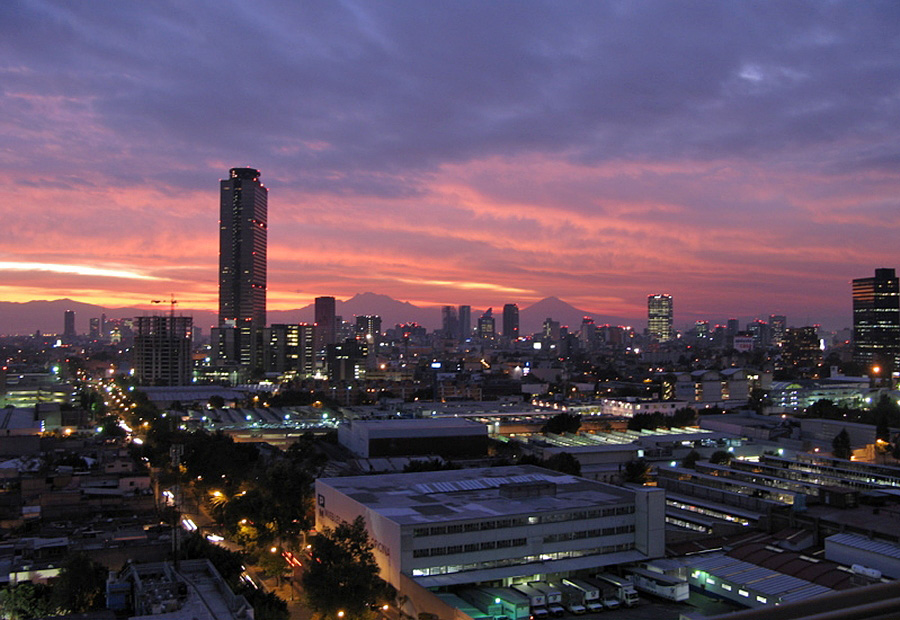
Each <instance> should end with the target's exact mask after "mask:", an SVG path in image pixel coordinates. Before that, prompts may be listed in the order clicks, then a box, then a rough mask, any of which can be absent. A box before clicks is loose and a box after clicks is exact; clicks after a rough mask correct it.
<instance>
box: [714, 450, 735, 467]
mask: <svg viewBox="0 0 900 620" xmlns="http://www.w3.org/2000/svg"><path fill="white" fill-rule="evenodd" d="M709 462H710V463H712V464H714V465H729V464H731V452H728V451H727V450H716V451H715V452H713V454H712V456H711V457H709Z"/></svg>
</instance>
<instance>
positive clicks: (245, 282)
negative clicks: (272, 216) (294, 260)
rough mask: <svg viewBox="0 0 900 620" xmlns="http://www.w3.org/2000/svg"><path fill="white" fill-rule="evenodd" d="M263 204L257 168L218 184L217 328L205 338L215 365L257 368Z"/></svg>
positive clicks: (262, 314) (262, 305)
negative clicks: (209, 340) (207, 338)
mask: <svg viewBox="0 0 900 620" xmlns="http://www.w3.org/2000/svg"><path fill="white" fill-rule="evenodd" d="M268 204H269V190H268V189H266V187H265V186H264V185H263V184H262V183H261V182H260V181H259V170H256V169H254V168H232V169H231V171H230V172H229V176H228V178H227V179H222V180H221V181H220V182H219V326H218V328H216V329H215V330H214V331H213V332H212V333H211V334H210V339H211V342H212V345H213V355H214V357H215V359H216V363H217V364H229V365H238V366H242V367H244V368H251V367H261V366H262V360H261V354H262V329H263V328H264V327H265V326H266V245H267V235H268V232H267V231H268Z"/></svg>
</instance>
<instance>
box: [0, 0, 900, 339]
mask: <svg viewBox="0 0 900 620" xmlns="http://www.w3.org/2000/svg"><path fill="white" fill-rule="evenodd" d="M0 111H2V114H0V164H2V166H3V168H4V173H3V182H2V185H0V188H2V194H3V199H2V202H0V205H2V206H0V209H2V214H3V215H2V221H3V229H4V233H5V234H4V235H3V242H2V244H0V300H3V301H27V300H31V299H57V298H61V297H70V298H72V299H77V300H79V301H86V302H91V303H99V304H103V305H106V306H108V307H117V306H135V305H142V304H146V303H147V302H149V301H150V300H151V299H159V298H168V296H169V295H174V296H175V297H177V298H178V299H179V301H180V305H181V307H184V308H205V309H214V308H215V307H216V304H217V267H218V199H219V197H218V186H219V180H220V179H222V178H225V177H226V176H227V174H228V170H229V168H231V167H239V166H251V167H254V168H257V169H259V170H260V171H261V180H262V181H263V182H264V183H265V184H266V186H267V187H268V188H269V214H268V218H269V245H268V258H269V262H268V305H269V308H271V309H291V308H298V307H302V306H305V305H306V304H308V303H310V302H311V301H312V300H313V298H315V297H317V296H320V295H332V296H335V297H337V298H339V299H346V298H349V297H351V296H352V295H354V294H356V293H362V292H366V291H373V292H376V293H381V294H386V295H390V296H392V297H394V298H396V299H399V300H403V301H409V302H412V303H414V304H417V305H443V304H470V305H472V306H474V307H476V308H479V307H481V308H484V307H487V306H495V307H497V306H502V305H503V304H504V303H518V304H519V306H520V307H526V306H528V305H530V304H531V303H534V302H535V301H538V300H540V299H542V298H544V297H548V296H556V297H559V298H561V299H564V300H565V301H567V302H569V303H571V304H572V305H574V306H576V307H578V308H582V309H584V310H586V311H590V312H594V313H596V314H599V315H612V316H619V317H629V318H634V319H638V320H641V319H643V320H645V319H646V311H647V310H646V306H647V296H648V295H650V294H654V293H668V294H671V295H673V297H674V308H675V321H676V325H678V324H681V323H688V322H692V321H693V320H696V319H702V318H706V319H709V320H712V321H722V320H724V319H725V318H728V317H733V316H740V317H756V316H758V317H762V318H765V317H767V316H768V315H770V314H785V315H787V317H788V323H789V324H794V325H805V324H809V323H810V322H820V323H823V324H831V325H835V326H840V325H849V324H850V320H851V319H850V314H851V311H850V310H851V306H850V281H851V279H853V278H858V277H868V276H871V275H872V274H873V273H874V269H875V268H878V267H897V268H900V260H898V249H897V248H898V243H897V241H898V238H900V3H897V2H894V1H889V2H858V1H851V2H828V1H818V0H817V1H815V2H782V1H773V2H752V1H748V2H708V1H703V2H690V1H679V2H654V1H640V2H601V1H593V0H592V1H590V2H578V1H567V2H535V1H531V0H515V1H509V2H500V1H484V0H478V1H471V2H468V1H464V0H460V1H454V2H421V1H420V0H414V1H403V0H397V1H392V2H371V1H370V0H361V1H358V2H357V1H327V2H297V1H296V0H263V1H254V2H246V1H240V2H239V1H231V0H208V1H207V0H192V1H191V2H176V1H172V2H165V1H159V0H147V1H144V2H121V1H118V0H115V1H108V0H93V1H91V2H63V1H59V2H47V1H41V0H34V1H29V2H19V1H16V0H8V1H5V2H2V3H0Z"/></svg>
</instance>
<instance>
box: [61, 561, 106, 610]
mask: <svg viewBox="0 0 900 620" xmlns="http://www.w3.org/2000/svg"><path fill="white" fill-rule="evenodd" d="M108 574H109V571H108V570H107V568H106V567H105V566H103V565H101V564H98V563H97V562H94V561H93V560H91V559H90V558H89V557H88V556H86V555H85V554H83V553H74V554H72V555H70V556H68V557H67V558H66V559H65V561H64V562H63V565H62V567H61V568H60V571H59V577H57V578H56V581H54V582H53V596H52V601H53V604H54V607H56V608H57V609H59V610H60V611H63V612H67V613H83V612H86V611H91V610H92V609H100V608H102V607H103V606H104V605H105V602H106V601H105V597H106V577H107V575H108Z"/></svg>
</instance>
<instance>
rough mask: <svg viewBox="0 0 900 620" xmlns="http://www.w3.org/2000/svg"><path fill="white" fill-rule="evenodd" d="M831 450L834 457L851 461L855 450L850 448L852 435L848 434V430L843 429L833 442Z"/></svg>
mask: <svg viewBox="0 0 900 620" xmlns="http://www.w3.org/2000/svg"><path fill="white" fill-rule="evenodd" d="M831 450H832V453H833V454H834V456H835V457H836V458H839V459H849V458H850V456H851V455H852V454H853V450H852V449H851V447H850V435H848V434H847V429H846V428H844V429H841V432H840V433H838V434H837V435H835V436H834V439H832V440H831Z"/></svg>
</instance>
